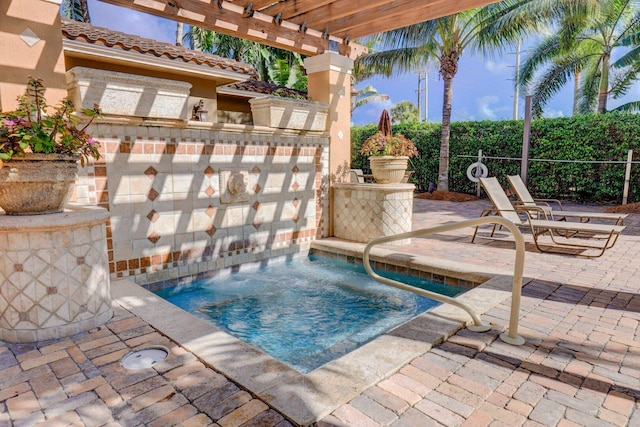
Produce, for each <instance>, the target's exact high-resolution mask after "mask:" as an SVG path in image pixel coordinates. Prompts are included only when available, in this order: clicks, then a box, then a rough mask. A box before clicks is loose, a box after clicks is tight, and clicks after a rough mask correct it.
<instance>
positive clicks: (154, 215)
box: [147, 209, 160, 243]
mask: <svg viewBox="0 0 640 427" xmlns="http://www.w3.org/2000/svg"><path fill="white" fill-rule="evenodd" d="M147 218H148V219H149V221H151V222H156V221H157V220H158V218H160V214H159V213H158V212H156V210H155V209H153V210H151V212H149V215H147ZM154 243H155V242H154Z"/></svg>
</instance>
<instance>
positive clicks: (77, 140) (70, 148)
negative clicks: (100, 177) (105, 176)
mask: <svg viewBox="0 0 640 427" xmlns="http://www.w3.org/2000/svg"><path fill="white" fill-rule="evenodd" d="M44 92H45V88H44V86H43V84H42V80H41V79H36V78H32V77H31V78H29V81H28V83H27V89H26V91H25V94H24V95H22V96H21V97H20V98H18V109H16V110H15V111H9V112H7V113H2V112H0V159H4V160H7V159H11V158H12V157H14V156H24V154H25V153H43V154H67V155H71V156H75V157H78V158H79V159H80V162H81V164H82V165H83V166H84V164H85V162H86V161H87V160H88V159H89V158H94V159H99V158H100V153H99V151H98V148H99V147H100V144H99V143H98V141H96V140H94V139H93V138H91V136H89V135H88V134H87V133H86V132H85V131H86V129H87V127H88V126H89V125H90V124H91V122H92V121H93V119H94V118H95V117H97V116H98V115H99V114H100V109H99V107H98V106H97V105H95V106H94V108H93V109H85V110H83V113H84V114H85V115H86V116H88V117H90V118H91V119H90V120H89V122H88V123H86V124H85V125H84V126H83V127H82V128H81V129H78V128H77V124H78V119H77V117H76V116H75V115H74V114H73V111H74V107H73V102H72V101H71V100H70V99H68V98H67V99H64V100H63V101H62V103H61V104H60V105H58V106H56V107H51V108H53V110H54V113H53V114H51V115H47V109H48V108H50V107H49V106H48V105H47V101H46V99H45V97H44Z"/></svg>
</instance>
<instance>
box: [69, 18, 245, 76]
mask: <svg viewBox="0 0 640 427" xmlns="http://www.w3.org/2000/svg"><path fill="white" fill-rule="evenodd" d="M62 35H63V36H64V37H65V38H67V39H69V40H79V41H84V42H87V43H91V44H101V45H104V46H107V47H114V48H120V49H122V50H129V51H136V52H139V53H143V54H149V55H155V56H158V57H164V58H168V59H172V60H182V61H184V62H193V63H196V64H198V65H203V66H209V67H212V68H219V69H222V70H229V71H235V72H238V73H244V74H248V75H250V76H255V75H256V71H255V69H254V68H253V66H251V65H249V64H245V63H243V62H238V61H235V60H233V59H227V58H223V57H221V56H218V55H211V54H207V53H202V52H198V51H195V50H191V49H187V48H186V47H182V46H175V45H172V44H171V43H164V42H159V41H157V40H153V39H147V38H144V37H139V36H134V35H131V34H125V33H122V32H119V31H113V30H110V29H108V28H103V27H96V26H93V25H91V24H87V23H84V22H78V21H72V20H69V19H63V20H62Z"/></svg>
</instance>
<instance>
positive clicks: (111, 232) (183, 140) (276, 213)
mask: <svg viewBox="0 0 640 427" xmlns="http://www.w3.org/2000/svg"><path fill="white" fill-rule="evenodd" d="M90 132H91V133H92V134H93V135H94V136H95V137H97V139H98V140H99V141H100V142H101V144H102V150H103V153H104V158H103V159H102V160H101V161H100V162H99V163H97V164H95V165H94V166H92V167H89V168H85V169H84V170H83V173H82V174H81V175H83V176H82V177H81V178H80V179H79V181H78V189H77V195H78V200H79V201H81V202H89V203H95V204H97V205H99V206H102V207H105V208H107V209H108V210H109V211H110V213H111V219H110V221H109V223H108V225H107V227H108V228H107V237H108V242H107V244H108V254H109V268H110V274H111V277H112V278H119V277H132V278H133V279H134V280H136V281H137V282H138V283H148V282H153V281H157V280H166V279H169V278H176V277H181V276H185V275H191V274H196V273H201V272H204V271H207V270H212V269H219V268H222V267H229V266H232V265H236V264H240V263H244V262H251V261H256V260H261V259H264V258H271V257H275V256H281V255H287V254H293V253H297V252H300V251H306V250H308V248H309V245H310V242H311V241H313V240H314V239H315V238H318V237H321V236H323V235H324V236H326V231H323V230H324V229H323V227H324V225H325V224H327V220H326V216H327V214H328V213H327V209H326V206H325V204H326V202H327V197H326V185H325V184H324V182H325V180H326V178H325V177H326V176H327V171H328V169H327V167H328V162H327V157H328V141H327V138H326V137H322V136H302V135H298V134H295V133H290V134H287V133H282V132H278V133H251V132H249V130H248V128H245V127H243V126H227V127H225V126H221V127H219V128H217V129H193V128H171V127H160V126H135V125H120V124H108V123H100V124H96V125H92V128H91V129H90ZM234 174H235V178H239V177H240V178H243V179H244V180H246V184H247V185H246V191H241V189H240V191H237V192H236V193H235V194H233V192H231V191H229V185H228V182H229V181H230V180H233V179H234V178H231V176H232V175H234Z"/></svg>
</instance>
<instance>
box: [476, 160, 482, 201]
mask: <svg viewBox="0 0 640 427" xmlns="http://www.w3.org/2000/svg"><path fill="white" fill-rule="evenodd" d="M481 164H482V150H478V167H477V168H476V178H479V177H480V175H481V174H482V170H481V169H482V168H481V167H480V165H481ZM476 195H477V196H478V197H480V180H478V182H477V183H476Z"/></svg>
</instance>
